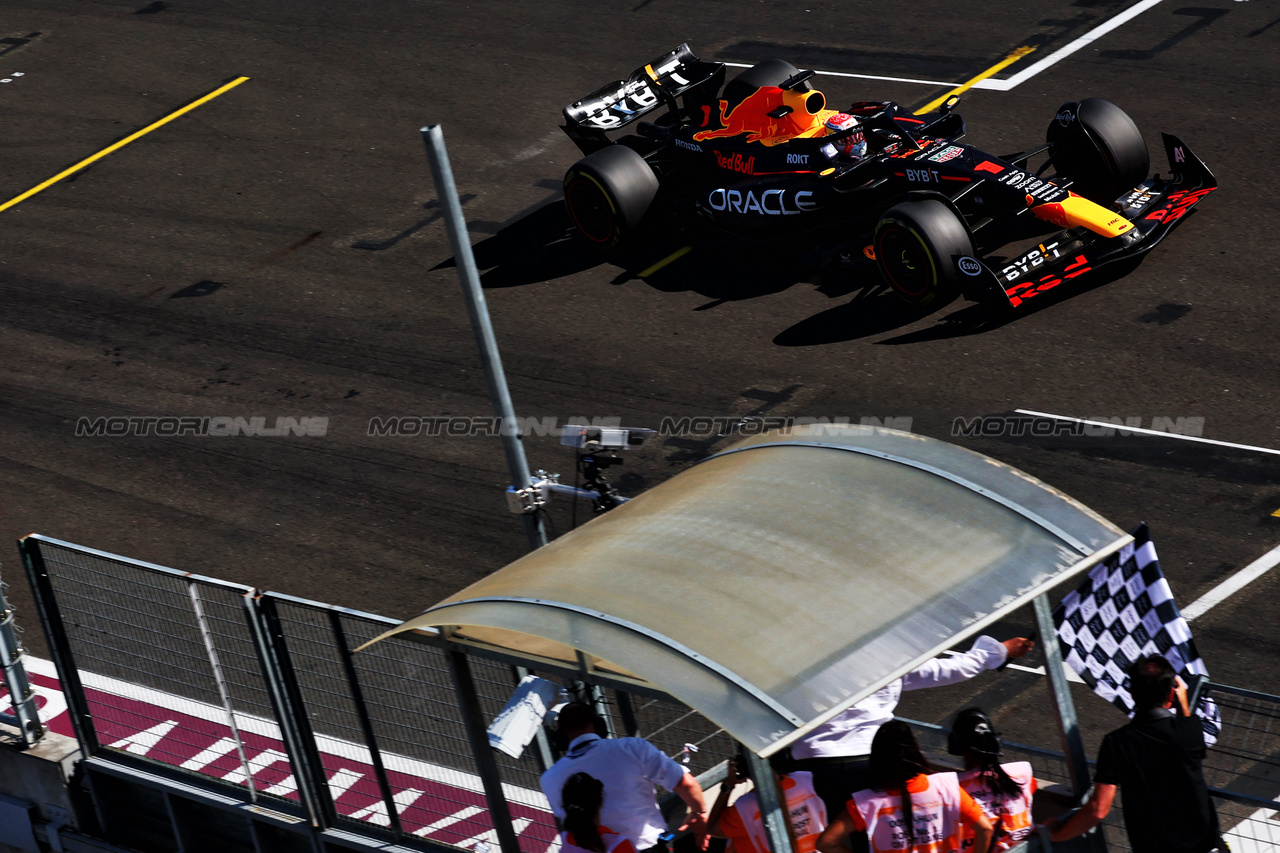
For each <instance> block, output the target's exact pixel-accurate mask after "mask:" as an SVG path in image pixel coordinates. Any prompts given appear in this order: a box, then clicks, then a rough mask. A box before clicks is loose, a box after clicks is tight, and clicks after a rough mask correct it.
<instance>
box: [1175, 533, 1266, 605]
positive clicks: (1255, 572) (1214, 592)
mask: <svg viewBox="0 0 1280 853" xmlns="http://www.w3.org/2000/svg"><path fill="white" fill-rule="evenodd" d="M1277 565H1280V546H1276V547H1275V548H1272V549H1271V550H1270V551H1268V552H1267V553H1265V554H1263V555H1262V556H1261V557H1259V558H1258V559H1256V560H1254V561H1253V562H1252V563H1250V564H1249V565H1247V566H1245V567H1244V568H1243V569H1241V570H1240V571H1238V572H1236V573H1235V574H1234V575H1232V576H1231V577H1229V578H1227V579H1226V580H1225V581H1223V582H1222V583H1220V584H1218V585H1217V586H1215V587H1214V588H1213V589H1211V590H1209V591H1208V592H1206V593H1205V594H1204V595H1202V596H1200V597H1199V598H1198V599H1196V600H1195V601H1194V602H1192V604H1191V605H1190V606H1188V607H1187V608H1186V609H1185V610H1183V611H1182V617H1183V618H1184V619H1186V620H1187V621H1188V622H1190V621H1191V620H1192V619H1195V618H1196V617H1197V616H1203V615H1204V614H1205V613H1206V612H1207V611H1208V610H1209V609H1210V608H1211V607H1215V606H1216V605H1219V604H1221V603H1222V602H1224V601H1226V600H1227V599H1228V598H1230V597H1231V596H1233V595H1235V594H1236V593H1237V592H1239V591H1240V590H1242V589H1244V588H1245V587H1246V586H1248V585H1249V584H1251V583H1253V582H1254V581H1256V580H1257V579H1258V578H1260V577H1262V576H1263V575H1265V574H1266V573H1267V572H1269V571H1271V570H1272V569H1273V568H1275V567H1276V566H1277Z"/></svg>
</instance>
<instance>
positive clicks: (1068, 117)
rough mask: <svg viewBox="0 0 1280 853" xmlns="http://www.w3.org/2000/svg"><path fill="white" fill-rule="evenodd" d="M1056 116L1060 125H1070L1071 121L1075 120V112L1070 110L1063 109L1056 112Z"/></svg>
mask: <svg viewBox="0 0 1280 853" xmlns="http://www.w3.org/2000/svg"><path fill="white" fill-rule="evenodd" d="M1056 118H1057V119H1058V124H1060V125H1062V126H1063V127H1070V126H1071V122H1073V121H1075V120H1076V114H1075V113H1073V112H1072V111H1071V110H1063V111H1062V112H1060V113H1058V115H1057V116H1056Z"/></svg>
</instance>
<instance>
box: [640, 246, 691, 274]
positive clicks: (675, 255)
mask: <svg viewBox="0 0 1280 853" xmlns="http://www.w3.org/2000/svg"><path fill="white" fill-rule="evenodd" d="M692 251H693V247H692V246H685V247H684V248H683V249H676V250H675V251H674V252H672V253H671V254H669V255H667V256H666V257H665V258H663V259H662V260H660V261H658V262H657V263H656V264H654V265H653V266H651V267H649V268H648V269H646V270H643V271H642V272H641V273H640V275H639V276H638V277H639V278H648V277H649V276H651V275H653V274H654V273H656V272H657V271H658V270H660V269H662V268H663V267H665V266H666V265H667V264H669V263H672V262H674V261H678V260H680V259H681V258H683V257H684V256H685V255H687V254H689V253H690V252H692Z"/></svg>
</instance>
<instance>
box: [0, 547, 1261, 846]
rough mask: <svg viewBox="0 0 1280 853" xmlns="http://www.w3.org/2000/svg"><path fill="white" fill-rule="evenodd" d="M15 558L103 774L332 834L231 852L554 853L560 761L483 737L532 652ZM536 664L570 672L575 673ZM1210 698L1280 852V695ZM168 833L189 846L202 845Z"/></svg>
mask: <svg viewBox="0 0 1280 853" xmlns="http://www.w3.org/2000/svg"><path fill="white" fill-rule="evenodd" d="M20 550H21V553H22V556H23V560H24V564H25V566H26V568H27V571H28V576H29V579H30V581H31V584H32V588H33V594H34V596H35V599H36V603H37V608H38V611H39V615H40V618H41V621H42V623H43V626H44V628H45V631H46V634H47V636H48V639H49V646H50V649H51V653H52V654H53V656H54V658H55V662H56V664H57V667H58V672H59V675H60V678H61V681H62V689H63V692H64V694H65V696H66V699H67V703H68V708H69V712H70V719H71V721H72V725H73V728H74V730H75V734H76V736H77V737H78V739H79V740H80V742H81V744H82V745H83V747H84V749H85V752H86V754H87V755H89V756H90V761H89V762H88V763H89V765H90V766H91V767H92V768H96V769H97V770H98V771H109V772H111V773H116V774H119V775H120V777H121V778H124V771H125V769H128V768H141V770H142V771H146V772H148V773H151V774H155V775H156V776H157V778H164V779H171V780H174V782H175V784H182V783H184V782H185V783H187V784H194V785H195V786H196V787H197V788H200V789H201V790H208V791H211V792H215V793H216V794H217V796H221V797H223V798H224V800H225V802H223V805H224V806H225V805H227V804H228V803H229V804H231V805H235V804H236V803H240V804H243V805H246V806H248V807H250V808H252V809H256V810H257V811H256V812H254V814H258V813H261V814H266V813H268V812H269V813H270V814H272V815H279V816H286V817H287V816H292V818H291V820H293V821H294V823H295V824H301V825H303V826H304V827H307V828H309V831H310V832H311V833H312V834H313V835H314V836H315V837H321V836H323V838H324V839H326V840H325V841H323V842H310V843H308V844H303V845H302V846H299V845H298V844H297V843H296V842H297V838H296V836H288V835H287V833H284V829H288V828H289V826H290V824H289V823H288V821H287V820H284V819H281V820H278V821H277V823H276V824H272V825H270V826H265V825H264V826H257V825H254V826H250V827H249V829H248V830H246V832H245V834H244V837H243V838H239V837H238V836H237V837H232V836H231V835H225V833H224V835H225V837H221V836H220V837H219V840H218V843H217V844H216V845H215V846H218V847H219V849H220V850H225V851H230V850H236V849H244V850H246V851H248V850H257V851H261V850H268V849H281V850H293V849H297V850H313V851H314V850H327V849H332V848H333V847H334V844H332V843H330V842H332V841H333V840H334V839H337V840H339V841H342V842H343V843H342V844H341V845H338V846H345V847H346V848H350V847H353V846H354V847H359V846H360V844H359V843H357V841H355V840H352V839H357V840H358V839H365V841H366V842H367V844H366V846H375V847H378V846H380V847H382V848H383V849H387V846H388V845H393V846H398V847H408V848H418V849H429V850H436V851H439V850H442V849H458V848H462V849H474V850H482V849H487V848H489V847H500V848H501V849H502V850H503V853H548V851H553V850H554V847H555V845H556V843H557V842H556V833H555V826H554V821H553V819H552V817H551V815H550V813H549V812H548V810H547V805H546V801H545V798H543V796H542V794H541V792H540V789H539V785H538V777H539V775H540V773H541V772H542V770H543V769H544V767H545V765H546V763H547V762H548V761H549V760H552V759H553V757H554V756H553V755H552V754H551V753H550V751H549V750H547V749H546V748H545V745H540V744H538V743H535V744H533V745H531V746H530V748H529V749H526V750H525V752H524V753H523V755H522V756H521V757H520V758H518V759H515V758H510V757H508V756H506V755H505V754H502V753H499V752H496V751H495V750H492V749H490V748H489V745H488V740H487V737H486V733H485V725H486V724H487V722H488V721H490V720H492V719H493V718H494V717H495V716H496V715H497V714H498V712H499V711H500V710H501V709H502V707H503V706H504V705H505V703H506V702H507V700H508V699H509V697H510V696H511V693H512V692H513V690H514V688H515V686H516V684H517V683H518V682H519V679H520V677H522V676H523V675H524V674H525V671H524V670H520V669H518V668H517V666H516V664H517V663H518V661H515V660H513V659H504V658H503V657H502V656H501V655H494V654H485V655H483V656H481V655H480V654H477V653H468V651H467V650H466V649H464V648H463V647H461V646H458V645H457V644H452V643H450V642H448V641H447V640H446V638H444V637H440V636H438V635H437V636H430V635H418V636H414V635H406V634H402V635H397V636H395V637H392V638H390V639H388V640H384V641H382V642H381V643H379V644H377V645H375V646H372V647H370V648H369V649H367V650H364V651H362V652H360V653H359V654H353V653H352V650H353V649H355V648H357V647H359V646H360V645H362V644H363V643H365V642H367V641H368V640H370V639H372V638H373V637H375V636H377V635H379V634H381V633H383V632H384V631H386V630H387V629H389V628H391V627H393V626H394V625H396V624H397V623H396V622H395V621H394V620H389V619H385V618H383V617H379V616H375V615H372V614H367V613H360V612H356V611H352V610H347V609H344V608H341V607H333V606H330V605H326V604H321V603H318V602H313V601H306V600H302V599H298V598H294V597H291V596H286V595H281V594H277V593H270V592H268V593H262V592H259V591H257V590H254V589H252V588H250V587H246V586H242V585H238V584H232V583H227V582H224V581H220V580H216V579H213V578H207V577H200V576H197V575H190V574H186V573H183V572H179V571H176V570H173V569H169V568H165V567H163V566H155V565H151V564H147V563H141V562H138V561H135V560H130V559H128V558H125V557H120V556H116V555H112V554H105V553H102V552H99V551H95V550H92V549H89V548H84V547H81V546H76V545H72V544H69V543H66V542H59V541H57V540H53V539H48V538H44V537H38V536H31V537H27V538H26V539H24V540H22V541H21V543H20ZM534 674H539V675H542V676H543V677H546V678H549V679H552V680H557V681H561V682H564V681H566V680H567V679H569V676H570V675H576V676H581V675H582V672H581V671H578V670H574V669H573V668H572V667H566V668H565V669H564V670H562V671H557V672H541V673H534ZM578 686H579V687H580V688H581V689H584V690H589V691H590V694H591V696H592V697H593V698H594V699H595V701H596V702H597V705H598V707H599V708H600V709H601V710H602V711H603V712H604V716H605V717H606V719H607V720H608V723H609V725H610V727H611V728H612V730H613V731H614V732H615V733H617V734H620V735H639V736H642V737H645V738H647V739H648V740H650V741H651V742H652V743H654V744H655V745H657V746H658V747H659V749H661V750H662V751H663V752H665V753H666V754H668V755H671V756H673V757H675V758H676V759H677V760H680V761H682V762H683V763H685V764H686V766H687V767H688V768H689V770H690V771H691V772H692V773H694V774H695V775H700V776H701V777H702V778H703V779H704V780H705V781H718V776H719V775H720V774H721V773H722V772H723V770H722V768H723V762H724V759H726V758H728V757H730V756H731V755H732V754H733V753H734V751H735V750H736V748H737V744H736V743H735V742H734V741H733V739H732V738H730V737H729V736H727V735H726V734H725V733H724V732H723V731H722V730H720V729H718V728H717V727H716V726H715V725H714V724H713V723H711V722H710V721H708V720H707V719H706V718H704V717H702V716H701V715H700V714H698V713H697V712H695V711H693V710H692V709H690V708H688V707H687V706H684V705H682V704H681V703H679V702H678V701H676V700H674V699H672V698H671V697H669V696H665V695H662V694H659V693H651V694H643V695H642V694H639V693H635V692H623V691H622V690H621V689H620V688H619V685H617V684H613V683H610V682H609V681H608V679H606V678H597V679H592V678H590V677H587V678H585V683H580V684H579V685H578ZM1202 689H1203V690H1206V691H1208V692H1209V693H1210V694H1211V695H1212V696H1213V698H1214V699H1215V700H1216V701H1217V703H1218V705H1219V707H1220V708H1221V710H1222V715H1223V732H1222V736H1221V738H1220V739H1219V741H1218V743H1217V745H1216V746H1215V747H1214V748H1213V749H1212V750H1211V752H1210V757H1209V759H1208V760H1207V761H1206V763H1205V770H1206V775H1207V777H1208V778H1209V783H1210V785H1211V786H1213V788H1214V789H1215V790H1214V794H1215V796H1216V797H1218V800H1219V804H1220V814H1221V817H1222V821H1223V828H1224V830H1225V831H1226V832H1227V833H1228V840H1229V841H1230V842H1231V845H1232V849H1233V850H1234V851H1236V853H1241V851H1254V850H1272V849H1277V847H1280V822H1277V821H1275V820H1273V819H1272V816H1273V815H1275V814H1276V810H1277V808H1278V807H1280V804H1278V803H1276V802H1275V800H1274V799H1273V798H1274V797H1275V796H1276V794H1277V793H1280V698H1277V697H1274V696H1269V695H1266V694H1261V693H1256V692H1252V691H1246V690H1239V689H1237V688H1232V687H1228V686H1226V685H1218V684H1206V685H1204V686H1203V688H1202ZM913 725H914V727H915V729H916V731H917V733H918V734H919V736H920V738H921V742H922V745H923V746H924V747H925V748H926V750H928V751H931V752H935V753H938V754H941V753H943V752H944V751H945V746H944V743H945V734H946V730H945V729H941V728H939V727H937V726H930V725H927V724H923V723H913ZM1005 746H1006V752H1007V753H1008V755H1009V757H1010V759H1011V760H1029V761H1031V763H1032V765H1033V766H1034V768H1035V772H1036V776H1037V777H1038V778H1039V779H1040V780H1041V782H1042V784H1044V783H1061V784H1063V785H1067V786H1069V784H1070V778H1069V776H1070V774H1069V772H1068V769H1067V764H1066V762H1065V761H1064V759H1063V757H1062V755H1061V754H1060V753H1057V752H1053V751H1049V750H1044V749H1037V748H1034V747H1030V746H1021V745H1018V744H1010V743H1006V745H1005ZM140 772H141V771H140ZM131 790H132V789H131ZM95 793H96V800H95V805H96V806H97V813H98V816H99V820H100V823H101V827H100V828H101V829H102V831H103V832H104V833H105V834H106V835H107V836H108V837H112V836H113V835H114V836H116V837H119V838H120V839H122V840H127V841H129V842H131V846H134V847H136V848H138V849H144V850H146V849H157V850H159V849H170V848H169V847H168V846H167V845H168V844H169V843H170V842H169V841H168V840H166V838H167V836H165V835H164V833H163V832H161V831H160V830H159V829H155V830H154V831H152V829H149V828H147V827H146V826H143V827H142V828H141V829H140V828H139V826H138V825H135V824H139V823H145V821H142V820H141V819H140V818H137V817H131V818H129V819H127V820H126V819H121V818H113V817H112V815H113V814H114V813H116V812H117V811H119V812H121V813H126V812H128V813H130V814H135V813H137V809H136V808H135V809H134V811H133V812H130V811H129V809H127V808H125V806H126V805H129V804H126V803H124V802H122V801H120V800H119V795H118V794H115V795H112V794H108V793H106V792H105V789H104V790H99V791H96V792H95ZM113 796H114V797H116V799H115V800H113V799H112V797H113ZM131 796H133V798H134V799H135V800H139V801H141V800H145V799H146V798H147V797H150V796H154V794H153V793H152V794H148V793H146V792H145V791H143V789H141V788H139V789H137V791H136V792H135V794H133V795H131ZM131 805H133V806H138V805H139V804H138V803H133V804H131ZM141 805H142V806H145V805H146V803H141ZM116 806H119V809H117V808H116ZM196 808H197V807H196V806H194V805H191V804H190V803H186V804H183V805H175V804H174V802H173V801H172V800H171V798H169V797H168V795H167V794H165V795H163V796H161V797H160V798H159V799H157V801H156V803H155V804H154V808H152V809H151V811H150V812H148V813H149V814H152V815H153V816H154V815H160V818H157V820H159V821H160V822H163V817H164V814H166V813H167V814H168V815H169V816H170V818H172V819H173V820H174V821H175V822H176V817H175V815H177V814H178V813H179V812H182V811H184V810H187V811H190V810H192V809H196ZM281 827H283V828H284V829H282V828H281ZM227 832H230V831H229V830H228V831H227ZM1104 832H1105V837H1106V840H1107V844H1108V846H1109V847H1110V848H1113V849H1128V843H1127V839H1126V837H1125V835H1124V831H1123V826H1122V821H1121V818H1120V809H1119V808H1117V809H1115V810H1113V813H1112V815H1111V817H1110V818H1109V819H1108V821H1107V824H1106V825H1104ZM148 833H150V834H148ZM175 833H176V835H175V836H174V842H173V843H176V844H177V846H179V847H182V848H184V849H187V848H190V849H199V848H201V847H202V844H201V843H197V842H196V841H190V842H189V843H186V844H184V843H183V842H182V838H181V832H179V831H177V830H175ZM282 833H283V834H282ZM344 833H345V834H344ZM232 835H234V833H233V834H232ZM237 838H238V840H237ZM156 839H158V840H156ZM290 839H292V840H290ZM206 841H207V840H206ZM210 843H211V842H210ZM203 846H208V844H204V845H203Z"/></svg>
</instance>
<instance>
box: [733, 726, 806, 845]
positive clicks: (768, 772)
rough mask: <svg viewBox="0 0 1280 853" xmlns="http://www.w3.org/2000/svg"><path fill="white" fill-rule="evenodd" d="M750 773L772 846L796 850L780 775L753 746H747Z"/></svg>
mask: <svg viewBox="0 0 1280 853" xmlns="http://www.w3.org/2000/svg"><path fill="white" fill-rule="evenodd" d="M742 752H743V754H745V755H746V761H747V773H748V775H750V776H751V783H752V784H753V785H754V786H755V792H756V805H757V807H758V808H759V809H760V819H761V820H762V821H764V833H765V836H766V837H767V838H768V839H769V848H770V849H771V850H772V851H773V853H792V851H794V850H795V843H794V841H793V840H792V838H791V820H790V819H789V817H788V815H787V809H786V800H785V799H784V798H783V796H782V791H781V790H779V788H778V777H777V776H775V775H774V772H773V768H772V767H770V766H769V762H768V761H767V760H766V759H764V758H761V757H760V756H758V755H756V754H755V753H754V752H752V751H751V750H749V749H744V750H743V751H742ZM721 784H724V785H732V784H733V780H732V779H725V780H724V782H722V783H721Z"/></svg>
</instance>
